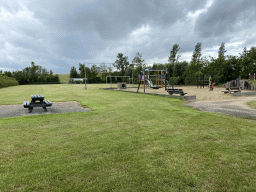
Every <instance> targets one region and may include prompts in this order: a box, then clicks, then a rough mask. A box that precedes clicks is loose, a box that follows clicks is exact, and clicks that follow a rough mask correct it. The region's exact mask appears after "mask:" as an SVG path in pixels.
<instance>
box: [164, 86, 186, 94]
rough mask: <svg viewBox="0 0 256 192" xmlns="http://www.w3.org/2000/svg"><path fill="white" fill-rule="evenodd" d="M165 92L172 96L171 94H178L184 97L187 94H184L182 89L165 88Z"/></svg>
mask: <svg viewBox="0 0 256 192" xmlns="http://www.w3.org/2000/svg"><path fill="white" fill-rule="evenodd" d="M166 91H167V92H168V93H169V94H170V95H172V94H180V96H184V95H185V94H187V93H184V92H183V90H182V89H171V88H169V89H168V88H167V89H166Z"/></svg>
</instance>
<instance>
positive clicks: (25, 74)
mask: <svg viewBox="0 0 256 192" xmlns="http://www.w3.org/2000/svg"><path fill="white" fill-rule="evenodd" d="M0 72H1V73H3V72H2V71H0ZM3 74H4V75H6V76H8V77H12V78H15V79H16V80H17V81H18V82H19V85H24V84H58V83H60V79H59V75H58V74H56V75H53V72H52V70H50V72H48V71H47V70H46V69H45V68H42V67H41V66H38V65H35V64H34V62H33V61H32V62H31V67H26V68H25V69H23V70H22V71H13V72H10V71H5V72H4V73H3Z"/></svg>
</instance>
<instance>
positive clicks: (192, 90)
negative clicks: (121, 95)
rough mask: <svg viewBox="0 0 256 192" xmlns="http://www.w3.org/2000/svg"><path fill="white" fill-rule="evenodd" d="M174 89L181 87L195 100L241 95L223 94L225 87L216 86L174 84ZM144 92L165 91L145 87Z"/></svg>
mask: <svg viewBox="0 0 256 192" xmlns="http://www.w3.org/2000/svg"><path fill="white" fill-rule="evenodd" d="M174 88H175V89H183V91H184V92H185V93H187V94H186V96H190V95H196V100H197V101H220V100H230V99H232V100H236V99H240V98H241V97H234V96H232V95H231V94H228V93H226V94H224V93H223V92H222V91H225V90H226V89H225V88H218V87H214V89H213V91H209V88H208V87H205V88H199V87H198V88H197V87H196V86H174ZM126 90H127V91H134V92H136V91H137V88H129V87H127V89H126ZM139 92H144V88H143V86H142V87H140V89H139ZM145 92H146V93H156V94H166V95H169V94H168V93H167V91H165V89H164V88H160V89H145ZM242 92H247V90H242Z"/></svg>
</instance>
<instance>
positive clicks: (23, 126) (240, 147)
mask: <svg viewBox="0 0 256 192" xmlns="http://www.w3.org/2000/svg"><path fill="white" fill-rule="evenodd" d="M99 87H105V85H90V84H88V85H87V90H85V89H84V85H79V84H74V85H69V84H59V85H23V86H15V87H9V88H3V89H1V90H0V105H12V104H21V105H22V103H23V101H26V100H28V99H29V98H30V95H32V94H42V95H44V96H45V97H46V99H49V100H50V101H51V102H53V105H54V102H59V101H78V102H80V103H81V104H82V105H84V106H88V107H90V108H91V109H92V111H91V112H80V113H66V114H65V113H63V114H49V115H35V116H24V117H13V118H2V119H0V191H32V190H34V191H40V190H41V191H255V189H256V182H255V178H256V163H255V162H256V147H255V145H256V121H255V120H254V119H248V118H238V117H237V118H236V117H232V116H227V115H223V114H218V113H209V112H201V111H199V110H196V109H192V108H190V107H187V106H184V105H183V101H182V100H179V99H173V98H166V97H161V96H151V95H144V94H135V93H129V92H120V91H109V90H100V89H99Z"/></svg>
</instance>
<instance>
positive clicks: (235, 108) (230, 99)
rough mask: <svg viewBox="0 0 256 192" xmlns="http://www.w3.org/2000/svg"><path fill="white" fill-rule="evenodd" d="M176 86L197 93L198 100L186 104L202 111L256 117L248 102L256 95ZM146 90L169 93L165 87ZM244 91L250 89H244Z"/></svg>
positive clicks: (255, 111)
mask: <svg viewBox="0 0 256 192" xmlns="http://www.w3.org/2000/svg"><path fill="white" fill-rule="evenodd" d="M174 88H175V89H183V91H184V92H185V93H187V94H186V96H191V95H196V100H192V101H191V100H190V101H187V102H186V103H185V104H186V105H188V106H192V107H195V108H197V109H199V110H201V111H208V112H217V113H223V114H227V115H232V116H244V117H252V118H256V110H255V109H253V108H251V107H249V106H248V105H247V102H249V101H252V100H256V96H250V97H245V96H243V97H234V96H232V94H229V93H226V94H224V93H223V91H225V90H226V89H225V88H218V87H215V88H214V89H213V91H209V88H208V87H205V88H200V87H199V88H197V87H196V86H175V87H174ZM126 90H127V91H134V92H136V91H137V88H127V89H126ZM139 92H144V88H143V87H141V88H140V90H139ZM145 92H146V93H155V94H166V95H168V93H167V91H165V89H164V88H160V89H145ZM242 92H249V91H247V90H242Z"/></svg>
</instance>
